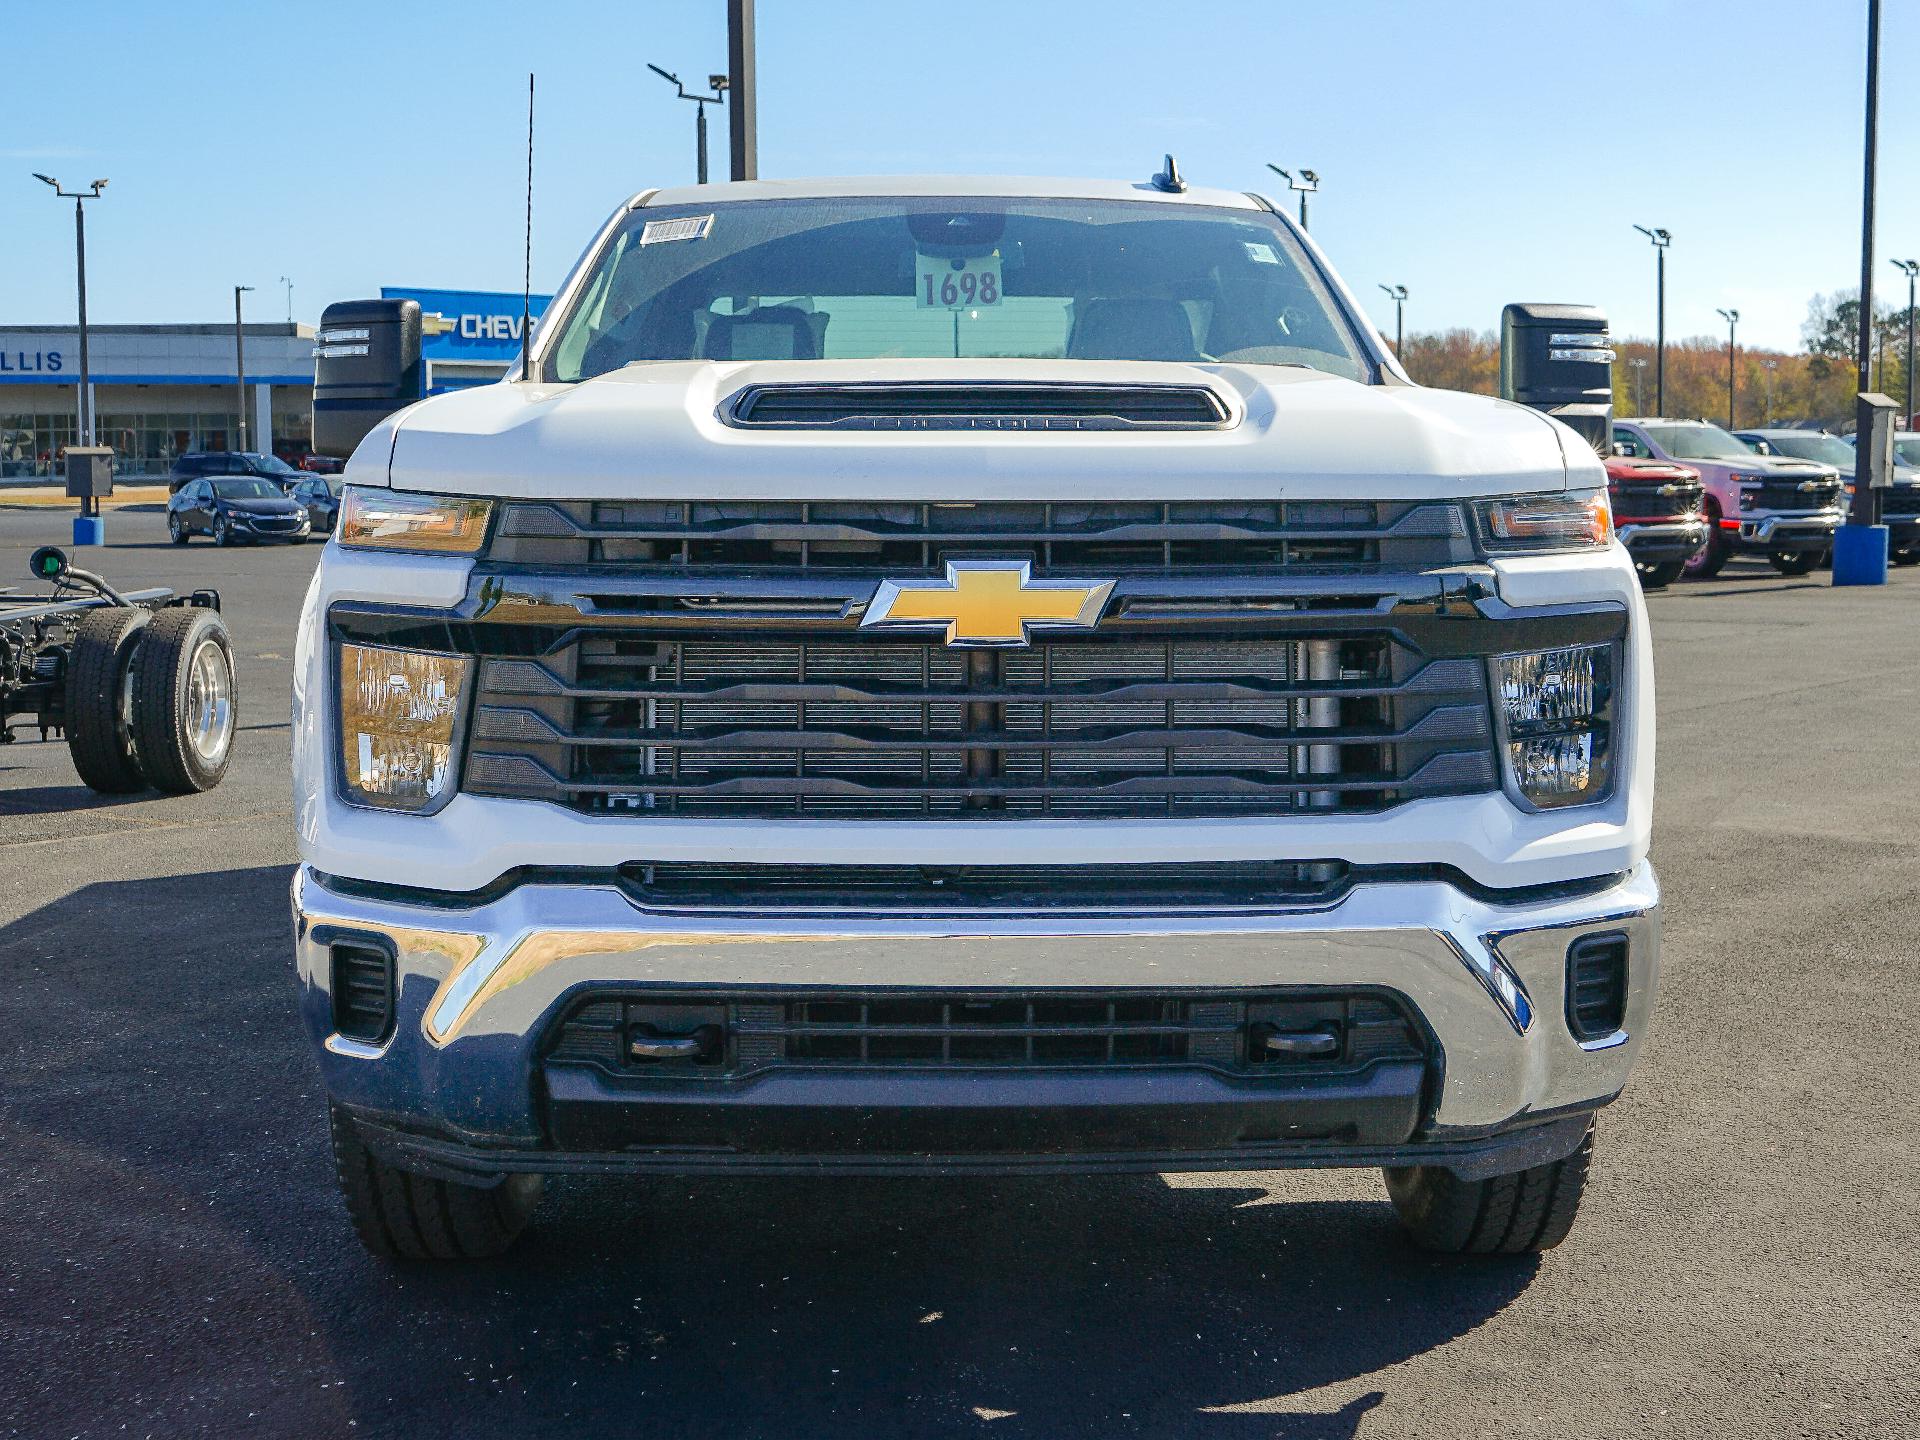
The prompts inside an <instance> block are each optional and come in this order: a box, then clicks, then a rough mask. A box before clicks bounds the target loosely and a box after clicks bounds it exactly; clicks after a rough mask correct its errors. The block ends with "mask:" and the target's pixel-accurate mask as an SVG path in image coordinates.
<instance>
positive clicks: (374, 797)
mask: <svg viewBox="0 0 1920 1440" xmlns="http://www.w3.org/2000/svg"><path fill="white" fill-rule="evenodd" d="M468 663H469V662H468V661H467V659H466V657H465V656H461V655H440V654H436V653H433V652H431V651H426V650H393V649H389V648H387V647H385V646H381V645H342V646H341V647H340V759H341V765H342V771H341V773H342V776H343V778H344V780H345V782H346V791H347V798H348V799H349V800H351V801H353V802H354V803H355V804H358V805H369V806H373V807H375V808H377V809H382V810H427V809H433V808H437V807H438V806H439V805H440V804H442V803H444V802H445V800H446V799H447V797H448V796H449V795H450V794H451V793H452V790H453V785H454V778H455V776H456V775H457V774H458V771H459V765H458V763H457V757H456V754H455V750H454V739H455V735H454V732H455V730H456V728H457V724H458V721H459V717H460V700H461V696H462V694H463V693H464V691H465V687H466V683H467V669H468Z"/></svg>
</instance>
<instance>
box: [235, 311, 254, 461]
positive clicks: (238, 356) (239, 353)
mask: <svg viewBox="0 0 1920 1440" xmlns="http://www.w3.org/2000/svg"><path fill="white" fill-rule="evenodd" d="M251 289H253V287H252V286H251V285H236V286H234V287H233V391H234V396H235V398H236V399H238V400H239V402H240V425H239V429H238V430H237V432H236V433H237V434H238V435H239V437H240V443H239V444H238V445H236V446H234V447H233V448H234V449H236V450H240V451H244V450H245V449H246V448H247V350H246V341H245V340H244V339H243V338H242V336H241V332H240V297H241V296H242V295H244V294H246V293H247V291H249V290H251Z"/></svg>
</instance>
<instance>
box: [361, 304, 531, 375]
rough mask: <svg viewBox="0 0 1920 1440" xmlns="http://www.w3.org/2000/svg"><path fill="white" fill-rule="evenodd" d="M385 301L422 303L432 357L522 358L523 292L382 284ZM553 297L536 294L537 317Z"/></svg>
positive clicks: (423, 331)
mask: <svg viewBox="0 0 1920 1440" xmlns="http://www.w3.org/2000/svg"><path fill="white" fill-rule="evenodd" d="M380 298H381V299H383V300H417V301H419V302H420V321H421V324H420V331H421V342H422V348H423V349H424V350H425V352H426V357H427V359H428V360H471V361H475V362H479V363H491V364H498V365H510V364H512V363H513V361H515V360H517V359H518V358H519V357H520V314H521V311H520V295H519V292H518V291H499V290H415V289H412V288H410V287H408V286H405V285H382V286H381V287H380ZM551 299H553V297H552V296H551V295H535V296H534V297H533V302H532V310H533V315H534V318H535V319H536V320H537V319H538V318H539V317H540V312H541V311H543V310H545V309H546V308H547V302H548V301H549V300H551Z"/></svg>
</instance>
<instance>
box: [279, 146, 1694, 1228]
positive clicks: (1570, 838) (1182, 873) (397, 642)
mask: <svg viewBox="0 0 1920 1440" xmlns="http://www.w3.org/2000/svg"><path fill="white" fill-rule="evenodd" d="M330 313H331V312H330ZM402 320H403V321H404V317H402ZM403 328H404V326H403ZM370 334H371V335H372V336H373V339H372V340H371V342H370V341H369V339H368V337H369V335H370ZM383 336H384V332H380V331H379V330H378V328H377V326H375V327H373V328H372V329H369V328H368V327H366V326H361V327H359V328H355V327H353V326H344V327H338V328H335V329H333V330H331V331H326V330H323V334H322V342H323V343H322V349H321V351H320V353H321V355H322V360H321V373H320V375H319V377H318V380H317V386H318V390H317V393H318V394H319V395H321V396H335V397H337V396H340V395H347V394H349V393H350V392H351V391H352V387H351V386H346V385H332V384H329V383H326V382H328V380H329V376H330V375H333V374H334V371H333V370H331V369H330V367H332V366H334V365H336V364H339V365H345V366H351V365H355V364H358V365H361V366H362V367H363V369H364V366H365V365H366V364H367V363H369V362H368V359H367V357H368V354H369V349H370V346H371V351H372V353H373V355H374V359H375V361H378V359H379V356H380V355H381V354H382V353H385V352H383V351H382V349H381V346H382V344H383V343H385V341H386V340H388V339H391V337H390V336H387V337H384V339H383ZM395 343H396V344H397V345H398V349H397V350H396V351H395V352H394V353H395V355H396V357H397V358H395V359H394V361H393V366H394V368H395V370H396V373H398V372H399V371H401V370H404V369H405V368H406V367H407V366H408V365H409V364H411V363H412V361H411V360H410V359H409V358H408V356H407V354H406V342H405V340H404V336H403V337H402V340H401V341H399V342H395ZM316 403H317V404H318V403H320V402H319V401H317V402H316ZM326 403H327V404H328V405H330V406H336V407H346V408H352V407H355V406H357V407H358V411H359V413H360V415H361V417H362V418H361V421H360V425H359V430H361V431H366V430H367V427H368V426H371V429H370V431H367V433H366V434H365V439H364V440H363V441H362V442H361V443H360V444H359V445H358V448H357V449H355V450H354V453H353V456H352V460H351V462H350V464H349V465H348V467H347V470H346V474H345V483H346V487H347V488H346V490H345V493H344V499H343V505H342V512H341V517H340V521H339V526H338V530H337V532H336V534H335V535H334V537H333V540H332V542H331V543H330V544H329V545H328V546H327V550H326V553H325V556H324V558H323V560H322V563H321V565H320V568H319V572H318V574H317V576H316V577H315V579H314V582H313V588H312V591H311V593H310V595H309V597H308V600H307V605H306V611H305V615H304V617H303V619H302V622H301V631H300V639H299V650H298V657H297V666H296V682H295V685H296V693H295V697H294V727H295V731H294V733H295V738H294V756H295V790H296V814H297V819H298V825H299V841H300V848H301V853H302V856H303V861H304V863H303V864H302V865H301V866H300V868H299V872H298V875H297V878H296V880H295V884H294V893H293V903H294V912H295V920H296V937H297V938H296V948H297V957H298V968H299V974H300V978H301V981H302V986H303V1007H304V1014H305V1019H306V1022H307V1024H308V1026H309V1027H310V1029H311V1031H312V1034H313V1038H314V1040H315V1043H316V1044H317V1046H318V1047H319V1053H320V1057H321V1064H322V1070H323V1073H324V1077H325V1082H326V1086H327V1089H328V1092H329V1096H330V1104H331V1107H332V1116H333V1137H334V1144H335V1149H336V1154H337V1156H338V1161H339V1171H340V1180H341V1184H342V1187H343V1190H344V1192H345V1196H346V1200H347V1205H348V1209H349V1211H350V1214H351V1216H352V1219H353V1223H354V1225H355V1227H356V1229H357V1230H358V1233H359V1235H360V1237H361V1238H362V1240H364V1241H365V1242H366V1244H367V1245H368V1246H369V1247H370V1248H372V1249H373V1250H374V1251H376V1252H377V1253H381V1254H385V1255H391V1256H399V1257H407V1258H429V1257H444V1258H454V1257H472V1256H479V1255H485V1254H490V1253H493V1252H497V1251H499V1250H501V1249H503V1248H504V1247H505V1246H506V1245H508V1244H510V1243H511V1242H512V1240H513V1238H514V1237H515V1235H516V1234H517V1233H518V1232H519V1231H520V1229H521V1228H522V1227H523V1226H524V1225H525V1224H526V1222H527V1220H528V1218H529V1216H530V1214H531V1212H532V1208H533V1205H534V1202H535V1200H536V1197H537V1195H538V1191H539V1186H540V1179H541V1177H542V1176H544V1175H547V1174H553V1173H590V1174H603V1175H611V1174H618V1175H632V1176H640V1175H656V1174H661V1173H676V1172H680V1173H684V1172H695V1171H700V1172H709V1173H711V1172H726V1173H737V1174H767V1173H805V1174H820V1173H823V1172H825V1173H874V1172H883V1173H922V1174H940V1175H948V1176H962V1175H972V1174H980V1173H1006V1172H1036V1171H1038V1172H1045V1171H1055V1170H1106V1171H1123V1170H1132V1171H1172V1170H1182V1169H1188V1170H1201V1169H1247V1170H1259V1169H1271V1168H1277V1167H1287V1166H1376V1167H1381V1168H1383V1169H1384V1170H1385V1173H1386V1180H1387V1190H1388V1193H1389V1195H1390V1196H1391V1198H1392V1200H1393V1203H1394V1204H1395V1205H1396V1206H1397V1207H1398V1209H1399V1211H1400V1213H1401V1215H1402V1216H1403V1217H1404V1218H1405V1220H1406V1222H1407V1223H1408V1225H1409V1226H1410V1227H1411V1229H1412V1230H1413V1232H1414V1234H1415V1235H1416V1236H1417V1237H1418V1238H1419V1239H1420V1240H1421V1241H1422V1242H1423V1243H1425V1244H1427V1245H1430V1246H1433V1247H1435V1248H1438V1249H1443V1250H1450V1251H1472V1252H1491V1251H1508V1252H1512V1251H1524V1250H1530V1249H1539V1248H1543V1247H1546V1246H1550V1245H1553V1244H1555V1243H1557V1242H1558V1241H1559V1240H1560V1239H1561V1238H1562V1237H1563V1236H1564V1235H1565V1234H1566V1233H1567V1229H1568V1227H1569V1225H1570V1224H1571V1223H1572V1220H1573V1216H1574V1211H1575V1208H1576V1206H1577V1204H1578V1202H1579V1199H1580V1195H1581V1189H1582V1186H1583V1183H1584V1180H1585V1176H1586V1170H1587V1164H1588V1156H1589V1153H1590V1150H1591V1146H1592V1134H1593V1129H1592V1127H1593V1120H1594V1115H1595V1112H1596V1111H1598V1110H1599V1109H1600V1108H1601V1107H1602V1106H1604V1105H1606V1104H1607V1103H1608V1102H1609V1101H1610V1100H1612V1099H1613V1098H1614V1097H1615V1096H1616V1095H1617V1094H1618V1093H1619V1092H1620V1089H1621V1087H1622V1086H1623V1085H1624V1084H1625V1082H1626V1079H1627V1074H1628V1071H1629V1070H1630V1068H1631V1067H1632V1065H1633V1062H1634V1058H1635V1055H1636V1053H1637V1051H1638V1048H1639V1045H1640V1043H1641V1041H1642V1040H1643V1038H1644V1036H1645V1034H1646V1030H1647V1025H1648V1021H1649V1014H1650V1011H1651V1008H1652V1001H1653V993H1654V980H1655V972H1656V968H1657V964H1658V957H1659V944H1660V942H1659V890H1658V886H1657V883H1656V881H1655V878H1654V874H1653V871H1652V868H1651V867H1650V865H1649V864H1648V860H1647V845H1648V833H1649V822H1650V817H1651V810H1652V797H1653V755H1654V737H1653V672H1652V668H1651V663H1650V653H1649V645H1648V631H1647V618H1646V612H1645V609H1644V607H1643V605H1642V601H1641V597H1640V587H1639V584H1638V582H1637V581H1636V579H1635V576H1634V568H1633V564H1632V562H1631V560H1630V559H1629V557H1628V555H1627V554H1626V553H1625V551H1624V550H1623V549H1622V548H1621V547H1620V545H1619V544H1618V543H1617V541H1616V540H1615V539H1614V537H1613V535H1612V533H1611V523H1610V517H1609V515H1608V510H1607V500H1606V495H1607V490H1606V476H1605V474H1604V472H1603V470H1602V467H1601V463H1600V461H1599V459H1598V458H1596V456H1595V454H1594V452H1593V450H1592V449H1591V448H1590V446H1589V445H1588V444H1587V443H1586V442H1584V441H1582V440H1580V439H1579V438H1578V437H1577V436H1576V435H1575V434H1574V433H1573V432H1572V431H1571V430H1569V429H1567V428H1565V427H1564V426H1562V425H1560V424H1559V423H1557V422H1555V421H1553V420H1551V419H1549V418H1547V417H1546V416H1544V415H1542V414H1540V413H1537V412H1535V411H1533V410H1530V409H1526V408H1523V407H1520V406H1516V405H1512V404H1507V403H1504V402H1501V401H1497V400H1492V399H1488V398H1483V397H1476V396H1470V395H1462V394H1453V393H1447V392H1441V391H1435V390H1428V389H1423V388H1421V387H1419V386H1417V385H1414V384H1413V383H1411V382H1410V381H1409V379H1408V378H1407V376H1406V374H1405V373H1404V372H1403V371H1402V370H1401V368H1400V366H1399V364H1398V363H1397V361H1396V360H1395V359H1394V358H1393V356H1392V355H1391V354H1389V353H1388V352H1387V351H1386V349H1385V348H1384V347H1383V346H1382V345H1381V343H1380V341H1379V339H1378V337H1377V335H1376V334H1375V332H1374V330H1373V328H1372V327H1371V326H1370V325H1369V324H1368V323H1367V322H1366V320H1365V318H1364V316H1363V314H1362V312H1361V309H1360V307H1359V305H1358V304H1357V303H1356V302H1355V300H1354V298H1353V296H1352V295H1351V294H1350V293H1349V291H1348V290H1347V289H1346V287H1345V286H1344V285H1343V284H1342V283H1341V282H1340V280H1339V279H1338V278H1337V277H1336V276H1335V275H1334V273H1333V271H1332V269H1331V267H1330V266H1329V265H1328V263H1327V261H1326V260H1325V258H1324V257H1323V256H1322V255H1321V254H1320V253H1319V251H1318V250H1317V249H1316V248H1315V247H1314V245H1313V243H1312V242H1311V241H1310V240H1309V239H1308V238H1307V236H1306V235H1305V234H1303V233H1302V232H1301V231H1300V230H1299V228H1298V227H1297V226H1296V225H1294V224H1293V223H1292V222H1291V221H1290V220H1289V219H1288V218H1287V216H1286V215H1285V214H1284V213H1281V211H1280V210H1279V209H1277V208H1276V207H1275V206H1274V205H1273V204H1272V203H1271V202H1269V201H1268V200H1266V199H1264V198H1262V197H1260V196H1258V195H1249V194H1239V193H1233V192H1227V191H1203V190H1198V189H1189V188H1187V187H1186V186H1185V184H1184V183H1183V182H1181V181H1180V180H1179V179H1178V178H1177V172H1175V171H1174V170H1173V168H1172V166H1171V164H1169V167H1168V169H1167V170H1166V171H1164V172H1162V174H1161V175H1159V176H1157V177H1155V179H1154V180H1152V181H1149V182H1146V183H1141V184H1126V183H1114V182H1083V181H1053V180H1045V181H1035V180H1004V179H972V178H963V179H955V178H912V179H899V180H882V181H876V180H830V181H813V182H791V183H776V182H764V181H762V182H747V183H741V184H733V185H714V186H708V187H700V188H686V189H677V190H652V191H646V192H643V193H641V194H639V195H636V196H635V197H633V198H632V199H631V200H629V201H628V202H626V203H624V204H622V205H621V206H620V207H619V209H618V210H617V211H615V213H614V214H613V216H612V217H611V219H609V220H608V222H607V224H606V226H605V227H604V229H603V230H602V231H601V233H600V234H599V235H598V236H597V237H596V238H595V239H594V240H593V242H592V244H591V245H590V246H589V247H588V248H587V251H586V254H585V256H584V257H583V258H582V260H581V261H580V263H579V264H578V266H577V267H576V269H575V270H574V272H573V274H572V275H571V277H570V278H569V279H568V280H567V281H566V283H565V284H564V285H563V286H562V287H561V289H560V291H559V293H558V295H557V296H556V297H555V299H554V301H553V303H552V306H551V308H550V309H549V311H548V312H547V316H546V318H545V319H544V320H543V322H542V324H541V326H540V329H539V333H538V335H537V336H536V337H534V338H533V340H532V341H531V344H530V349H529V352H528V354H527V356H526V358H525V362H524V371H523V373H516V374H515V375H512V376H510V377H509V378H508V379H507V380H506V381H505V382H503V383H499V384H494V385H489V386H485V387H482V388H477V389H470V390H465V391H461V392H456V393H450V394H445V395H439V396H436V397H434V398H431V399H427V400H424V401H422V402H420V403H417V404H413V405H411V406H408V407H406V408H400V409H397V410H396V409H395V404H394V402H392V401H389V402H388V403H387V404H386V405H385V406H384V407H383V406H382V405H380V404H379V403H378V402H377V401H372V400H368V399H366V398H365V395H364V394H362V395H361V398H360V399H357V400H353V399H348V400H339V399H329V400H327V401H326ZM383 409H384V410H388V411H394V413H391V414H385V415H382V414H380V413H379V412H381V411H382V410H383ZM355 433H359V431H356V432H355Z"/></svg>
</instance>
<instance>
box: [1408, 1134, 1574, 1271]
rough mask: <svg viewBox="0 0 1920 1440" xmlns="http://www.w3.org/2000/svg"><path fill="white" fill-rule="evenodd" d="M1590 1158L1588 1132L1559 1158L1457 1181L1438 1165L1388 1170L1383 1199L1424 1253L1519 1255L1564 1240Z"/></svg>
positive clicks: (1570, 1224)
mask: <svg viewBox="0 0 1920 1440" xmlns="http://www.w3.org/2000/svg"><path fill="white" fill-rule="evenodd" d="M1592 1155H1593V1127H1592V1126H1591V1125H1589V1126H1588V1127H1587V1133H1586V1136H1585V1137H1584V1138H1583V1139H1582V1140H1581V1141H1580V1148H1579V1149H1578V1150H1576V1151H1574V1152H1573V1154H1571V1155H1569V1156H1567V1157H1566V1158H1565V1159H1564V1160H1555V1161H1553V1162H1552V1163H1551V1164H1548V1165H1536V1166H1534V1167H1533V1168H1532V1169H1530V1170H1517V1171H1514V1172H1513V1173H1512V1174H1509V1175H1494V1176H1492V1177H1490V1178H1488V1179H1486V1180H1462V1179H1461V1178H1460V1177H1459V1176H1457V1175H1455V1174H1454V1173H1453V1172H1452V1171H1451V1170H1447V1169H1443V1168H1442V1167H1440V1166H1437V1165H1413V1166H1407V1167H1404V1168H1401V1169H1390V1170H1388V1171H1387V1172H1386V1175H1387V1194H1388V1196H1389V1197H1391V1199H1392V1200H1393V1208H1394V1209H1395V1210H1397V1211H1399V1212H1400V1220H1401V1223H1403V1224H1404V1225H1405V1226H1406V1227H1407V1229H1408V1230H1409V1231H1411V1232H1412V1234H1413V1238H1414V1240H1415V1242H1416V1243H1418V1244H1419V1245H1420V1246H1421V1248H1422V1249H1426V1250H1437V1251H1440V1252H1441V1253H1443V1254H1448V1255H1524V1254H1527V1253H1529V1252H1533V1251H1539V1250H1551V1249H1552V1248H1553V1247H1554V1246H1555V1245H1558V1244H1559V1243H1560V1242H1561V1241H1562V1240H1564V1239H1566V1238H1567V1232H1568V1231H1569V1230H1571V1229H1572V1228H1573V1217H1574V1215H1575V1214H1576V1213H1577V1212H1578V1211H1579V1208H1580V1196H1581V1194H1582V1192H1583V1191H1585V1189H1586V1185H1587V1164H1588V1161H1589V1159H1590V1158H1591V1157H1592Z"/></svg>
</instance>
